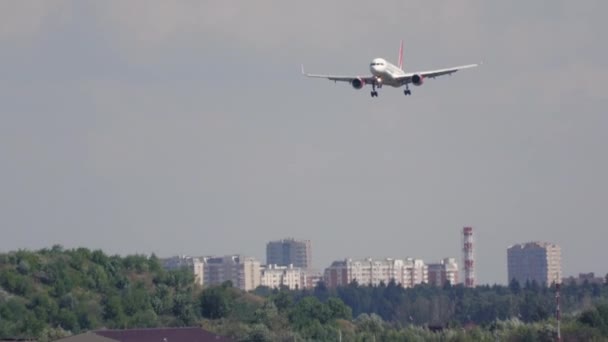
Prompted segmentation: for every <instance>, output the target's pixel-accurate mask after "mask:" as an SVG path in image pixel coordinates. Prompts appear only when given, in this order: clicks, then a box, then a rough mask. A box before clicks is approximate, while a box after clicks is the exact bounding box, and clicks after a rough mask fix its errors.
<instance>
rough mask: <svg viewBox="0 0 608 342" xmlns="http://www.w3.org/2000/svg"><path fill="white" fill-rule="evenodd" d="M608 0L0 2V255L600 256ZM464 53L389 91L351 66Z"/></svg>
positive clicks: (607, 229) (501, 270)
mask: <svg viewBox="0 0 608 342" xmlns="http://www.w3.org/2000/svg"><path fill="white" fill-rule="evenodd" d="M607 11H608V2H606V1H604V0H597V1H580V2H575V1H570V0H551V1H548V0H547V1H535V2H532V3H531V2H529V1H492V2H490V1H483V0H463V1H447V0H446V1H423V0H421V1H383V2H377V1H374V2H369V1H352V0H351V1H333V2H326V1H318V0H314V1H305V2H291V1H219V2H218V1H165V0H158V1H150V0H145V1H144V0H141V1H136V0H130V1H123V0H115V1H101V0H98V1H85V0H74V1H67V0H66V1H63V0H54V1H43V0H40V1H29V0H5V1H1V2H0V236H1V237H0V250H1V251H7V250H14V249H18V248H41V247H49V246H51V245H52V244H55V243H60V244H63V245H64V246H66V247H78V246H86V247H90V248H103V249H104V250H106V251H107V252H109V253H121V254H126V253H135V252H138V253H150V252H155V253H157V254H158V255H160V256H169V255H173V254H193V255H208V254H229V253H242V254H247V255H253V256H256V257H259V258H260V259H261V260H264V259H265V257H264V253H265V243H266V242H267V241H269V240H274V239H280V238H283V237H295V238H305V239H310V240H312V243H313V259H314V264H315V266H316V267H318V268H323V267H326V266H327V265H329V264H330V262H331V261H333V260H335V259H341V258H344V257H348V256H351V257H365V256H371V257H378V258H380V257H387V256H390V257H405V256H413V257H420V258H424V259H425V260H426V261H428V262H430V261H434V260H438V259H440V258H442V257H448V256H454V257H457V258H458V259H459V261H460V259H461V258H462V257H461V251H460V248H461V236H460V232H461V228H462V226H464V225H471V226H473V227H474V229H475V234H476V239H477V241H476V257H477V265H478V268H477V276H478V279H479V281H480V282H482V283H493V282H498V283H505V282H506V278H507V275H506V248H507V246H508V245H510V244H513V243H519V242H526V241H530V240H546V241H550V242H555V243H557V244H559V245H561V247H562V257H563V271H564V274H565V275H571V274H576V273H578V272H587V271H595V272H597V273H600V274H602V275H604V274H606V272H608V266H607V265H606V263H605V260H606V257H607V253H608V251H607V249H606V247H605V245H606V240H607V239H608V207H607V204H608V180H607V179H606V177H607V176H608V152H607V151H606V146H607V144H608V113H607V112H606V108H607V105H608V93H607V92H606V84H607V83H608V45H606V43H605V41H606V37H605V35H606V33H607V32H608V24H607V23H606V18H605V14H606V12H607ZM400 39H404V40H405V66H406V68H413V69H418V68H419V69H422V70H426V69H432V68H439V67H447V66H452V65H461V64H468V63H474V62H478V61H483V62H484V65H483V66H482V67H479V68H476V69H472V70H467V71H463V72H460V73H457V74H455V75H453V76H452V77H444V78H439V79H436V80H429V81H427V82H426V83H425V84H424V85H423V86H422V87H415V88H413V89H412V91H413V95H412V96H408V97H405V96H404V95H403V92H402V90H401V89H399V90H397V89H392V88H389V87H386V88H382V89H380V96H379V97H378V98H371V97H370V95H369V91H370V89H367V88H366V89H364V90H359V91H357V90H354V89H352V87H350V86H349V85H348V84H337V85H336V84H334V83H333V82H329V81H324V80H313V79H304V78H303V77H302V76H301V75H300V64H301V63H305V64H306V67H307V70H308V71H311V72H319V73H337V74H367V73H368V64H369V61H370V60H371V59H372V58H374V57H380V56H382V57H385V58H388V59H389V60H392V61H396V58H397V51H398V47H399V46H398V45H399V40H400Z"/></svg>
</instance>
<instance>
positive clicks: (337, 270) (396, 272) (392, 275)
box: [324, 258, 427, 287]
mask: <svg viewBox="0 0 608 342" xmlns="http://www.w3.org/2000/svg"><path fill="white" fill-rule="evenodd" d="M324 280H325V283H326V285H327V286H328V287H337V286H345V285H348V284H350V283H352V282H353V281H356V282H357V283H358V284H359V285H372V286H377V285H380V283H384V284H388V283H389V282H390V281H391V280H394V281H395V282H396V283H397V284H401V286H403V287H412V286H415V285H417V284H421V283H425V282H426V281H427V267H426V265H425V264H424V262H423V261H422V260H419V259H412V258H407V259H392V258H386V259H384V260H374V259H371V258H367V259H364V260H353V259H345V260H342V261H334V262H333V263H332V264H331V266H330V267H328V268H327V269H325V275H324Z"/></svg>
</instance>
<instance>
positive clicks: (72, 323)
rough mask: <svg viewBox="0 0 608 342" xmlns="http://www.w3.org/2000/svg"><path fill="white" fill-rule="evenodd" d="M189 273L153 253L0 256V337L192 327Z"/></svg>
mask: <svg viewBox="0 0 608 342" xmlns="http://www.w3.org/2000/svg"><path fill="white" fill-rule="evenodd" d="M193 280H194V278H193V275H191V274H188V272H183V271H177V272H169V271H165V270H163V269H162V267H161V265H160V261H159V260H158V258H157V257H156V256H151V257H150V258H148V257H146V256H142V255H133V256H127V257H124V258H123V257H120V256H108V255H106V254H105V253H103V251H101V250H95V251H91V250H89V249H86V248H78V249H69V250H66V249H64V248H63V247H62V246H60V245H55V246H53V247H52V248H51V249H42V250H39V251H26V250H19V251H16V252H11V253H6V254H0V338H14V337H18V338H38V339H39V340H40V341H47V340H48V341H50V340H53V339H56V338H59V337H62V336H66V335H69V334H72V333H78V332H81V331H85V330H90V329H99V328H101V327H109V328H130V327H156V326H159V325H161V324H165V325H166V324H170V325H178V326H179V325H194V324H196V323H197V322H198V321H199V319H200V314H199V311H200V310H199V309H198V304H197V302H196V300H195V298H196V296H198V293H197V292H194V290H193V289H194V284H193Z"/></svg>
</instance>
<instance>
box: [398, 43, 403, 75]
mask: <svg viewBox="0 0 608 342" xmlns="http://www.w3.org/2000/svg"><path fill="white" fill-rule="evenodd" d="M399 69H401V70H403V39H402V40H401V45H400V46H399Z"/></svg>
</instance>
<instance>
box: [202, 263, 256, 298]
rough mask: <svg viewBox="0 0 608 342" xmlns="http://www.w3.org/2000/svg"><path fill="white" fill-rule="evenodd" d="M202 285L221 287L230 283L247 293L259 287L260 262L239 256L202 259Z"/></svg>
mask: <svg viewBox="0 0 608 342" xmlns="http://www.w3.org/2000/svg"><path fill="white" fill-rule="evenodd" d="M202 262H203V264H204V276H203V277H204V279H205V282H204V285H205V286H213V285H221V284H222V283H224V282H225V281H231V282H232V284H233V286H234V287H238V288H240V289H242V290H245V291H249V290H253V289H255V288H256V287H258V286H260V262H259V261H258V260H256V259H255V258H251V257H243V256H240V255H227V256H223V257H203V258H202Z"/></svg>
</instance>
